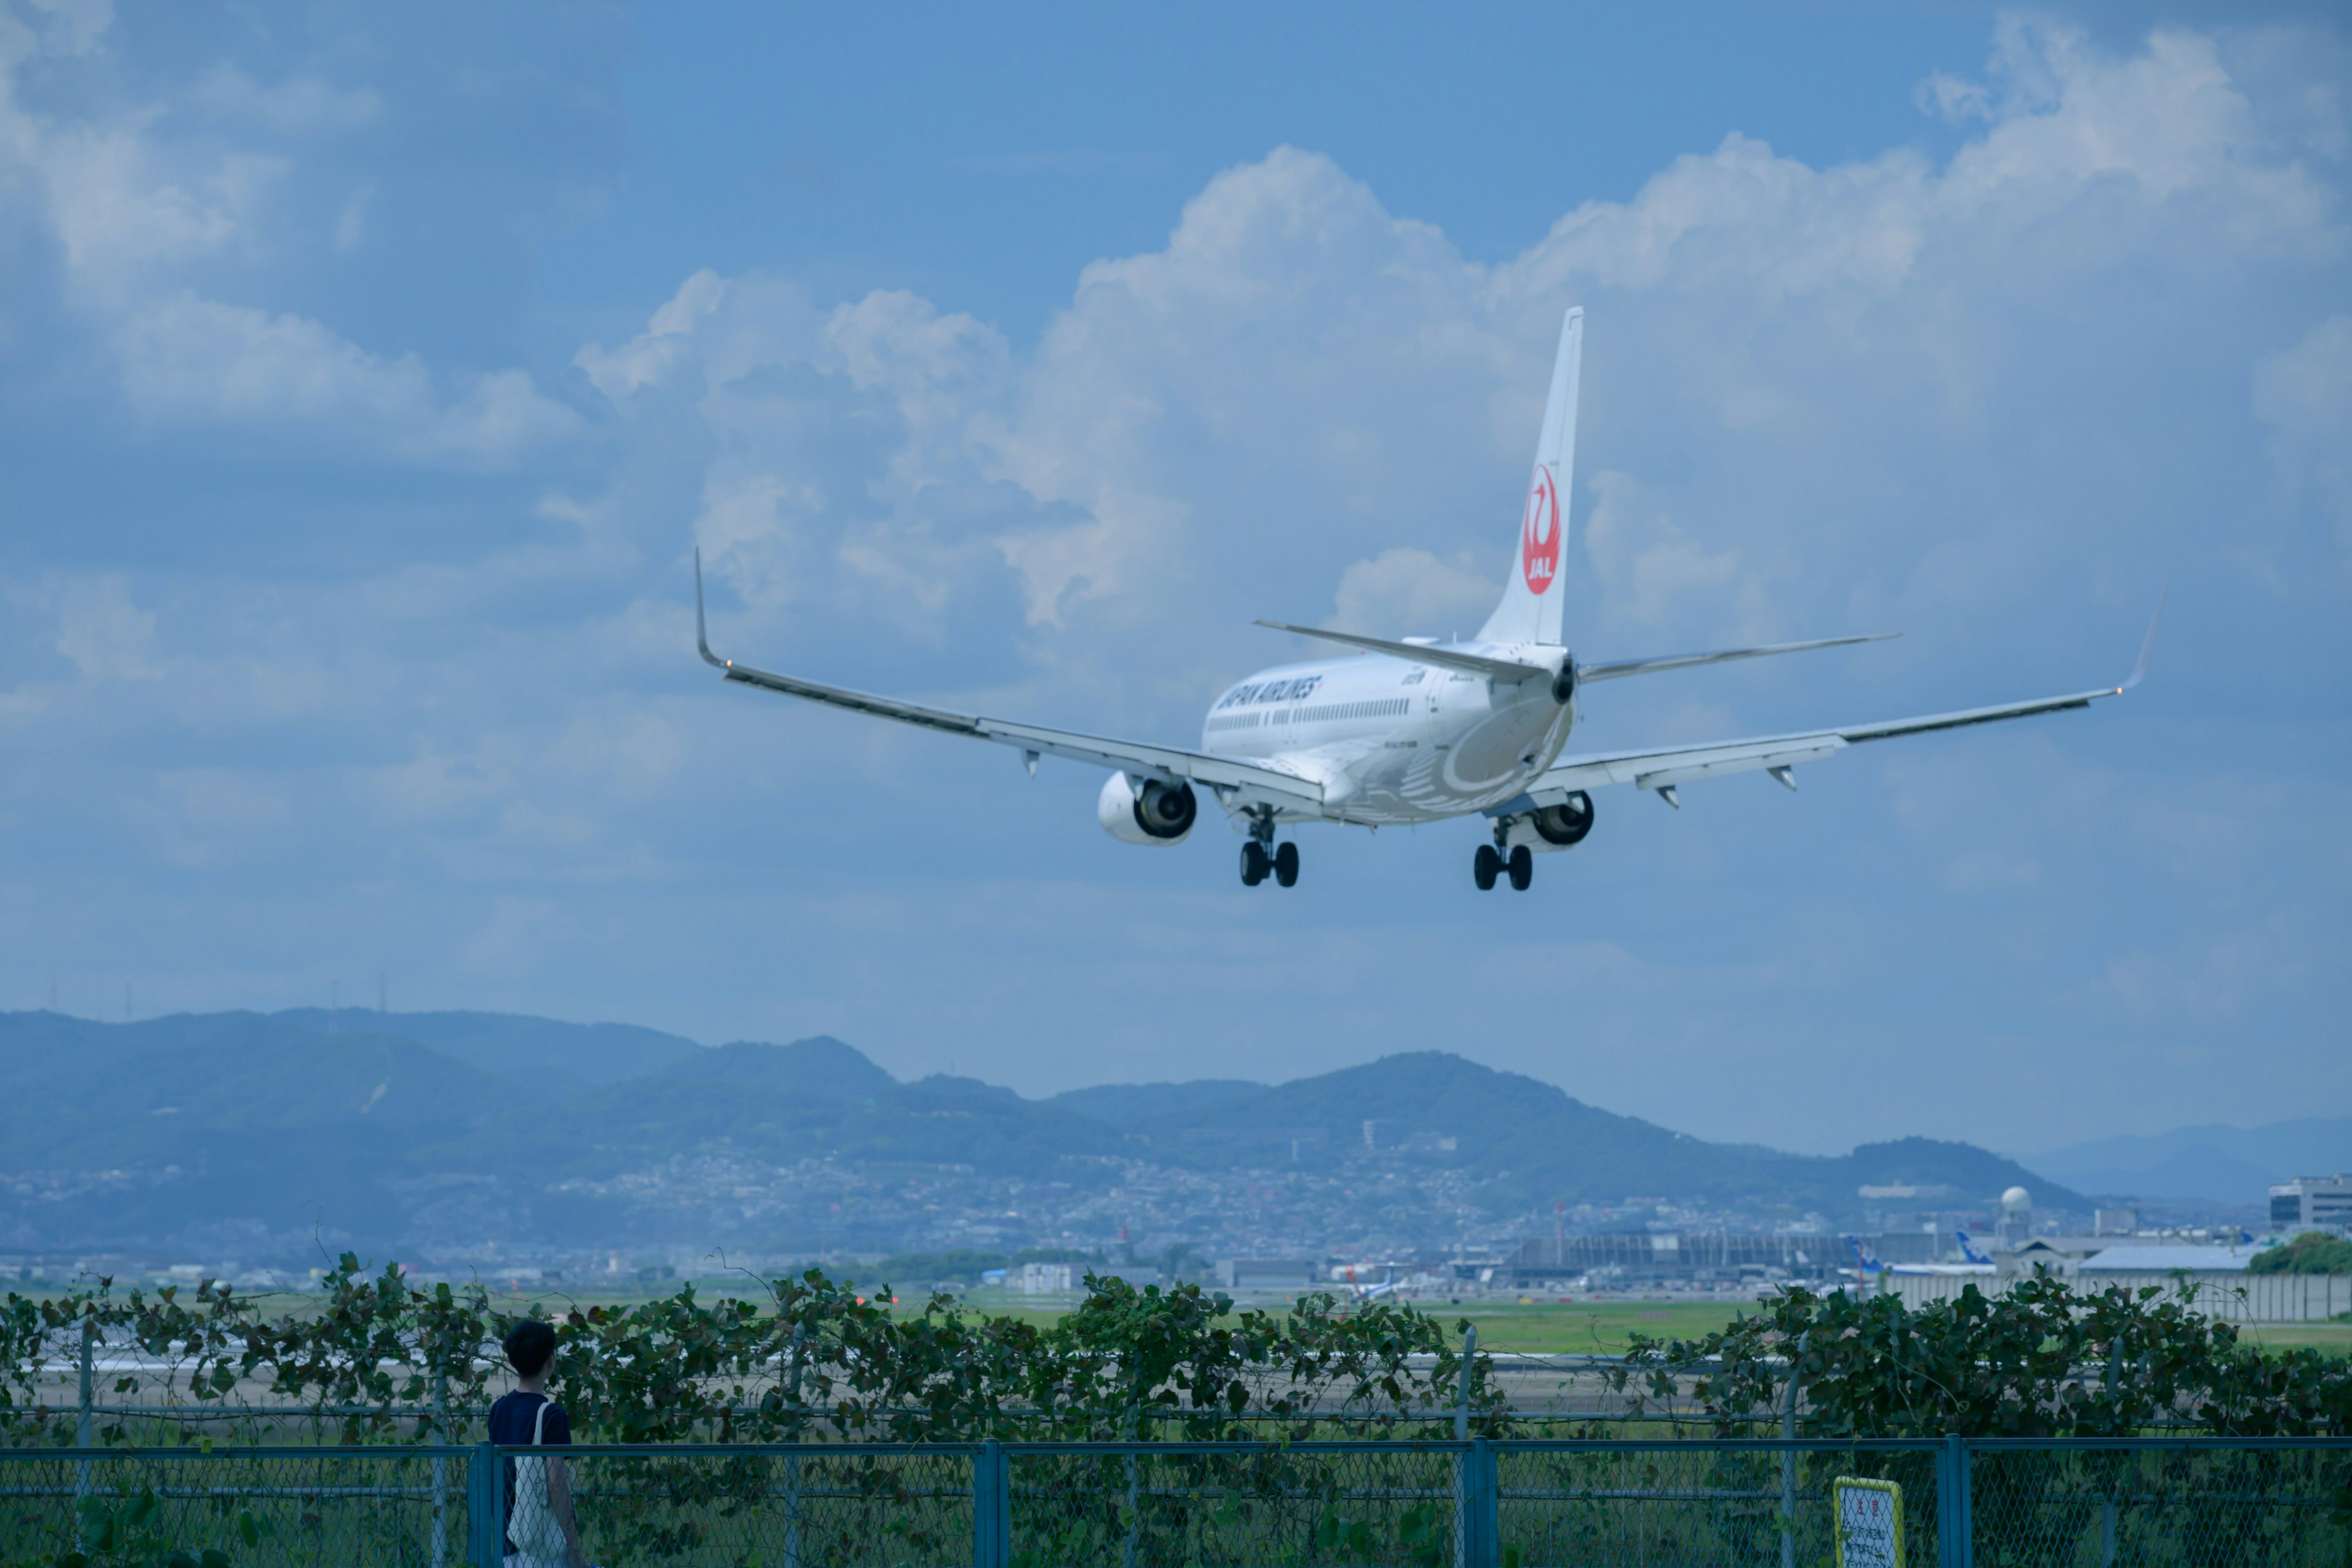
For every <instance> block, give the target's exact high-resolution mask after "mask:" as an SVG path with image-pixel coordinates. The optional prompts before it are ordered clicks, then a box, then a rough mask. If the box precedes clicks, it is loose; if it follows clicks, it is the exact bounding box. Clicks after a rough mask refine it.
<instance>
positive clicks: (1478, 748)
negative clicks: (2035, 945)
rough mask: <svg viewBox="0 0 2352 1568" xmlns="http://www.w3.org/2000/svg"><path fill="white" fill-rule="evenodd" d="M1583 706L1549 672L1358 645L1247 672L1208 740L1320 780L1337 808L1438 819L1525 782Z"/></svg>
mask: <svg viewBox="0 0 2352 1568" xmlns="http://www.w3.org/2000/svg"><path fill="white" fill-rule="evenodd" d="M1465 651H1485V650H1484V649H1483V648H1481V647H1476V646H1475V645H1472V646H1471V647H1465ZM1575 713H1576V709H1575V704H1574V703H1573V702H1572V701H1571V702H1570V703H1569V704H1568V705H1566V706H1562V705H1561V704H1560V703H1559V702H1557V701H1555V700H1553V698H1552V694H1551V689H1550V688H1549V685H1547V684H1546V683H1545V682H1544V681H1541V680H1528V681H1523V682H1520V683H1518V684H1516V685H1507V684H1502V683H1499V682H1496V681H1491V680H1488V679H1486V678H1484V677H1482V676H1476V675H1467V674H1462V673H1459V672H1456V671H1453V670H1448V669H1444V668H1438V667H1435V666H1433V665H1425V664H1415V663H1412V662H1410V661H1408V660H1405V659H1402V658H1391V657H1389V656H1387V655H1383V654H1358V655H1352V656H1349V657H1347V658H1332V659H1318V660H1316V661H1315V662H1313V663H1309V664H1286V665H1278V666H1276V668H1271V669H1263V670H1260V671H1259V672H1258V673H1257V674H1255V675H1253V676H1251V677H1250V678H1249V679H1246V680H1243V681H1238V682H1236V683H1235V684H1234V686H1232V687H1231V688H1229V689H1227V690H1226V691H1225V692H1224V693H1223V695H1222V696H1220V697H1219V698H1218V699H1217V701H1216V703H1215V705H1214V706H1213V707H1212V708H1211V709H1210V710H1209V716H1208V718H1207V720H1206V721H1204V722H1203V723H1202V726H1201V749H1202V751H1204V752H1214V753H1216V754H1218V755H1221V756H1227V757H1233V758H1236V759H1241V760H1245V761H1249V762H1254V763H1265V764H1270V765H1272V766H1274V767H1276V768H1279V769H1281V770H1282V771H1284V772H1286V773H1295V774H1297V776H1299V777H1301V778H1308V779H1314V780H1316V781H1318V782H1319V783H1320V784H1322V785H1323V788H1324V802H1325V810H1324V812H1323V813H1322V815H1323V816H1324V817H1326V818H1327V819H1328V818H1333V817H1337V818H1339V819H1342V820H1344V821H1348V822H1360V823H1365V824H1369V825H1373V826H1386V825H1390V824H1402V823H1413V822H1430V821H1434V820H1436V819H1438V818H1441V817H1448V816H1463V815H1465V813H1469V812H1475V811H1481V810H1484V809H1486V807H1488V806H1491V805H1501V804H1502V803H1503V802H1505V801H1507V800H1510V799H1512V798H1514V797H1515V796H1517V795H1521V794H1523V793H1525V791H1526V789H1527V787H1528V784H1530V783H1532V782H1533V781H1534V780H1535V779H1536V777H1537V776H1538V774H1540V773H1542V772H1543V771H1544V769H1546V768H1547V767H1549V766H1550V765H1551V762H1552V759H1553V758H1555V757H1557V756H1558V755H1559V749H1560V747H1561V745H1562V744H1563V743H1564V742H1566V741H1567V740H1568V733H1569V730H1570V727H1571V726H1572V725H1573V724H1574V722H1575ZM1282 815H1283V816H1286V817H1290V816H1293V814H1292V813H1288V812H1285V813H1283V814H1282ZM1297 816H1301V817H1303V816H1307V814H1305V813H1300V814H1297Z"/></svg>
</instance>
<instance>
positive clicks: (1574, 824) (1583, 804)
mask: <svg viewBox="0 0 2352 1568" xmlns="http://www.w3.org/2000/svg"><path fill="white" fill-rule="evenodd" d="M1528 825H1529V826H1532V827H1533V828H1534V829H1535V830H1536V837H1538V838H1541V839H1542V840H1543V841H1544V842H1545V843H1546V844H1549V845H1551V846H1553V847H1555V848H1559V849H1565V848H1567V847H1569V846H1570V845H1571V844H1580V843H1582V842H1583V840H1584V836H1585V835H1586V834H1588V833H1590V832H1591V831H1592V797H1591V795H1587V794H1585V793H1584V792H1583V791H1582V790H1578V791H1577V792H1576V793H1575V794H1574V795H1570V796H1569V797H1568V798H1567V799H1566V800H1565V801H1562V802H1561V803H1560V804H1559V805H1546V806H1539V807H1538V808H1537V809H1536V810H1534V811H1532V812H1530V813H1528Z"/></svg>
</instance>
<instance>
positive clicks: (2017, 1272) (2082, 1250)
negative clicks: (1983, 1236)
mask: <svg viewBox="0 0 2352 1568" xmlns="http://www.w3.org/2000/svg"><path fill="white" fill-rule="evenodd" d="M2155 1250H2157V1248H2156V1247H2154V1245H2153V1244H2152V1243H2144V1242H2137V1241H2135V1240H2134V1239H2133V1238H2131V1237H2122V1236H2037V1237H2031V1238H2029V1239H2028V1240H2025V1241H2021V1242H2019V1243H2018V1244H2017V1245H2016V1246H2015V1247H2010V1248H2009V1249H2007V1250H2006V1251H2001V1252H1996V1253H1995V1254H1993V1261H1994V1262H1995V1263H1997V1264H1999V1265H2000V1278H2001V1279H2002V1281H2003V1282H2004V1283H2006V1282H2007V1281H2009V1280H2011V1279H2021V1278H2023V1277H2025V1276H2027V1275H2030V1274H2032V1272H2033V1271H2034V1269H2035V1268H2047V1269H2048V1270H2049V1271H2050V1272H2051V1273H2053V1274H2055V1275H2057V1276H2058V1277H2059V1278H2060V1279H2073V1278H2074V1275H2075V1273H2076V1272H2077V1271H2078V1270H2079V1269H2080V1268H2082V1266H2083V1260H2084V1258H2095V1257H2097V1256H2099V1255H2100V1254H2101V1253H2113V1254H2116V1256H2118V1257H2120V1256H2121V1255H2123V1254H2125V1253H2133V1254H2137V1253H2142V1252H2152V1251H2155Z"/></svg>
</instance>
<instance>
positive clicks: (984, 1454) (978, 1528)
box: [971, 1438, 1013, 1568]
mask: <svg viewBox="0 0 2352 1568" xmlns="http://www.w3.org/2000/svg"><path fill="white" fill-rule="evenodd" d="M971 1568H1013V1466H1012V1464H1011V1463H1010V1462H1009V1461H1008V1460H1007V1459H1006V1458H1005V1456H1004V1448H1003V1445H1002V1444H1000V1443H998V1442H997V1441H996V1440H995V1439H994V1438H990V1439H989V1440H988V1441H987V1442H985V1443H982V1445H981V1446H980V1451H979V1452H978V1453H975V1454H974V1455H972V1457H971Z"/></svg>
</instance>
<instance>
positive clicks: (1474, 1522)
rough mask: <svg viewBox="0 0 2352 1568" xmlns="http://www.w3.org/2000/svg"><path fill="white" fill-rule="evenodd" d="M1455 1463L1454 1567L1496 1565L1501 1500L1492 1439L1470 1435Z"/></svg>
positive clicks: (1500, 1529) (1490, 1566)
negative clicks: (1466, 1444) (1467, 1443)
mask: <svg viewBox="0 0 2352 1568" xmlns="http://www.w3.org/2000/svg"><path fill="white" fill-rule="evenodd" d="M1455 1463H1456V1465H1457V1466H1458V1467H1459V1468H1457V1469H1456V1470H1455V1472H1454V1474H1455V1476H1456V1477H1457V1478H1458V1479H1457V1480H1456V1481H1455V1482H1454V1568H1496V1563H1497V1562H1499V1561H1500V1557H1501V1548H1500V1544H1499V1543H1500V1542H1501V1539H1502V1500H1501V1494H1500V1490H1499V1488H1498V1486H1497V1484H1496V1483H1497V1467H1496V1462H1495V1445H1494V1443H1493V1441H1492V1440H1491V1439H1488V1438H1486V1437H1475V1438H1473V1439H1471V1441H1470V1443H1469V1445H1468V1446H1467V1447H1465V1448H1464V1449H1463V1450H1462V1453H1461V1457H1460V1458H1458V1459H1457V1460H1456V1461H1455Z"/></svg>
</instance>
